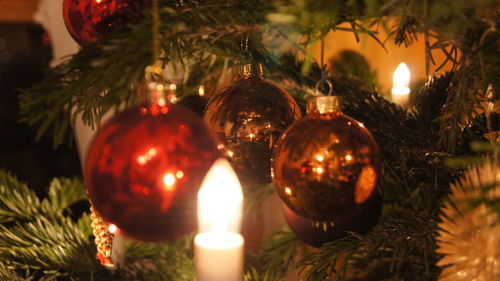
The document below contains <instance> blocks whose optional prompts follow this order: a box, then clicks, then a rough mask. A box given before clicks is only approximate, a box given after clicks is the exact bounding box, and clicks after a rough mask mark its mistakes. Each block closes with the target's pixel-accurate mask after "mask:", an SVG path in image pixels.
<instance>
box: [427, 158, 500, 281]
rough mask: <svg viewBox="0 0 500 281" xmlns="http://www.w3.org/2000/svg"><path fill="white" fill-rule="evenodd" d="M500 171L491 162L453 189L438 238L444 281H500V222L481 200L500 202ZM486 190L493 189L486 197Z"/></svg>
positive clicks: (442, 279) (475, 168)
mask: <svg viewBox="0 0 500 281" xmlns="http://www.w3.org/2000/svg"><path fill="white" fill-rule="evenodd" d="M499 183H500V168H499V167H498V166H497V165H494V164H492V163H491V162H490V161H487V162H486V163H485V164H483V165H482V166H477V167H472V168H470V169H469V170H468V171H467V172H466V173H465V175H464V176H463V178H461V179H460V180H459V181H458V182H457V183H455V184H452V186H451V195H450V199H451V200H450V202H447V203H445V205H444V207H443V208H442V215H441V220H442V222H441V223H440V224H439V229H440V230H439V231H438V237H437V241H438V242H437V244H438V249H437V253H439V254H443V255H444V257H443V258H442V259H441V260H440V261H439V262H438V263H437V265H438V266H441V267H444V268H443V271H442V272H441V276H440V279H439V280H441V281H498V280H500V218H499V216H498V215H497V214H496V213H495V212H494V211H493V210H491V209H490V208H489V207H488V206H487V205H486V204H481V205H479V206H474V205H473V204H472V203H473V202H474V200H476V199H479V198H480V197H481V196H486V197H487V198H488V199H498V198H500V185H499ZM485 187H492V188H491V189H488V191H487V192H486V193H485Z"/></svg>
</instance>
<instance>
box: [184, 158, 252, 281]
mask: <svg viewBox="0 0 500 281" xmlns="http://www.w3.org/2000/svg"><path fill="white" fill-rule="evenodd" d="M242 212H243V192H242V191H241V185H240V182H239V181H238V177H237V176H236V174H235V172H234V171H233V169H232V167H231V165H230V164H229V162H227V160H225V159H223V158H221V159H219V160H217V161H216V162H215V163H214V164H213V166H212V168H210V170H209V171H208V173H207V175H206V177H205V179H204V180H203V184H202V186H201V189H200V191H199V192H198V228H199V229H198V232H199V233H198V234H197V235H196V237H195V238H194V243H195V252H194V254H195V265H196V272H197V275H198V279H197V280H198V281H241V280H243V245H244V239H243V236H241V235H240V234H239V232H240V228H241V216H242Z"/></svg>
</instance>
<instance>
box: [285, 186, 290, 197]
mask: <svg viewBox="0 0 500 281" xmlns="http://www.w3.org/2000/svg"><path fill="white" fill-rule="evenodd" d="M285 193H286V194H287V195H290V196H291V195H292V189H290V187H288V186H287V187H285Z"/></svg>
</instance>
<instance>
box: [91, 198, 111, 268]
mask: <svg viewBox="0 0 500 281" xmlns="http://www.w3.org/2000/svg"><path fill="white" fill-rule="evenodd" d="M90 212H91V214H90V219H91V220H92V223H91V226H92V232H93V234H94V236H95V244H96V246H97V256H96V257H97V259H99V260H100V261H101V265H103V266H105V267H107V268H114V263H113V260H112V258H111V252H112V248H113V237H114V235H113V234H111V233H110V232H109V231H108V226H107V223H106V222H105V221H104V219H103V218H102V217H101V215H99V213H98V212H97V211H96V210H95V209H94V205H93V204H92V202H91V203H90Z"/></svg>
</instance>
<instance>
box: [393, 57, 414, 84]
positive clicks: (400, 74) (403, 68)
mask: <svg viewBox="0 0 500 281" xmlns="http://www.w3.org/2000/svg"><path fill="white" fill-rule="evenodd" d="M392 82H393V85H394V88H396V87H408V86H409V85H410V70H409V69H408V66H407V65H406V63H404V62H402V63H400V64H399V65H398V67H397V68H396V71H394V76H393V77H392Z"/></svg>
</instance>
